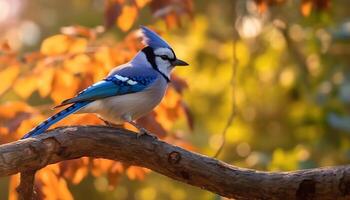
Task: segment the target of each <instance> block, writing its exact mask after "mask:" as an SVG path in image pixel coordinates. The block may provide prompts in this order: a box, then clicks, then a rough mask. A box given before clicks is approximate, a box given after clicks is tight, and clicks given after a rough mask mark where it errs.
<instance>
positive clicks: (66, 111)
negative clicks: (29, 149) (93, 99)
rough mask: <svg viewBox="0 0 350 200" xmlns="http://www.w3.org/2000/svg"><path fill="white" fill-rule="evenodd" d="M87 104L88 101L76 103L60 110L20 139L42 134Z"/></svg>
mask: <svg viewBox="0 0 350 200" xmlns="http://www.w3.org/2000/svg"><path fill="white" fill-rule="evenodd" d="M89 103H90V102H89V101H85V102H78V103H75V104H73V105H71V106H69V107H67V108H66V109H64V110H61V111H60V112H58V113H57V114H55V115H53V116H51V117H49V118H48V119H47V120H45V121H44V122H42V123H41V124H39V125H38V126H37V127H35V128H33V129H32V130H31V131H29V132H28V133H27V134H25V135H24V136H23V137H22V139H25V138H29V137H33V136H36V135H40V134H42V133H44V132H45V131H46V130H47V129H48V128H49V127H50V126H51V125H53V124H55V123H56V122H58V121H60V120H61V119H63V118H65V117H66V116H68V115H70V114H72V113H75V112H76V111H78V110H79V109H81V108H83V107H84V106H86V105H87V104H89Z"/></svg>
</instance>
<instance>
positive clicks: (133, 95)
mask: <svg viewBox="0 0 350 200" xmlns="http://www.w3.org/2000/svg"><path fill="white" fill-rule="evenodd" d="M141 31H142V38H143V42H144V44H145V45H146V46H145V47H144V48H143V49H142V50H141V51H139V52H138V53H137V54H136V56H135V57H134V58H133V59H132V60H131V61H130V62H128V63H126V64H123V65H121V66H118V67H116V68H114V69H113V70H111V72H110V73H109V74H108V76H107V77H106V78H105V79H104V80H102V81H99V82H97V83H95V84H93V85H91V86H90V87H88V88H86V89H85V90H83V91H81V92H80V93H78V95H76V96H75V97H73V98H71V99H67V100H65V101H63V102H62V103H61V104H60V105H58V106H56V107H61V106H66V105H69V107H67V108H65V109H64V110H62V111H60V112H58V113H57V114H55V115H53V116H51V117H50V118H48V119H47V120H45V121H44V122H42V123H41V124H39V125H38V126H37V127H35V128H34V129H32V130H31V131H30V132H28V133H27V134H26V135H25V136H24V137H23V138H22V139H24V138H29V137H33V136H36V135H39V134H41V133H43V132H44V131H46V130H47V129H48V128H49V127H50V126H51V125H53V124H54V123H56V122H58V121H60V120H61V119H63V118H65V117H67V116H68V115H70V114H73V113H96V114H97V115H98V116H99V117H100V118H101V119H103V120H104V121H107V122H110V123H113V124H121V123H123V122H127V123H130V124H131V125H133V126H134V127H135V128H137V129H138V130H139V135H142V134H148V133H149V132H148V131H147V130H146V129H144V128H142V127H141V126H140V125H138V124H137V123H136V122H135V121H134V120H135V119H137V118H139V117H141V116H143V115H145V114H147V113H148V112H150V111H152V110H153V108H154V107H155V106H157V105H158V104H159V103H160V101H161V100H162V98H163V96H164V94H165V91H166V88H167V85H168V83H169V82H170V73H171V71H172V70H173V69H174V67H175V66H186V65H188V64H187V63H186V62H184V61H182V60H179V59H177V58H176V55H175V53H174V51H173V49H172V48H171V47H170V46H169V44H168V43H167V42H165V41H164V40H163V39H162V38H161V37H160V36H159V35H157V34H156V33H155V32H153V31H151V30H150V29H148V28H146V27H143V26H142V27H141Z"/></svg>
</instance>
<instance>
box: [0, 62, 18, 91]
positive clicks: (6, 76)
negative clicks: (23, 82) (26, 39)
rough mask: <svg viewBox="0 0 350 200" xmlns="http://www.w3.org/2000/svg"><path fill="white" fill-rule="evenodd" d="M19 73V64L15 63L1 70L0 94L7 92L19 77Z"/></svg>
mask: <svg viewBox="0 0 350 200" xmlns="http://www.w3.org/2000/svg"><path fill="white" fill-rule="evenodd" d="M18 73H19V66H17V65H13V66H9V67H7V68H5V69H4V70H2V71H0V80H1V84H0V95H1V94H2V93H3V92H5V91H6V90H7V89H8V88H9V87H10V86H11V85H12V83H13V81H14V80H15V79H16V78H17V76H18Z"/></svg>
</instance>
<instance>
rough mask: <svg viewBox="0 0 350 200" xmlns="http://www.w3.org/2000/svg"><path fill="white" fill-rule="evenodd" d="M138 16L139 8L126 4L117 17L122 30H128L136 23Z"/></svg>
mask: <svg viewBox="0 0 350 200" xmlns="http://www.w3.org/2000/svg"><path fill="white" fill-rule="evenodd" d="M136 17H137V8H136V7H135V6H128V5H126V6H124V7H123V10H122V13H121V15H120V16H119V17H118V19H117V25H118V27H119V28H120V29H122V31H127V30H129V29H130V28H131V26H132V25H133V24H134V22H135V19H136Z"/></svg>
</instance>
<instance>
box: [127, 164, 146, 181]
mask: <svg viewBox="0 0 350 200" xmlns="http://www.w3.org/2000/svg"><path fill="white" fill-rule="evenodd" d="M149 171H150V170H148V169H146V168H143V167H137V166H130V167H129V168H128V169H127V170H126V175H127V176H128V177H129V179H131V180H143V179H144V178H145V175H146V173H148V172H149Z"/></svg>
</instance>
